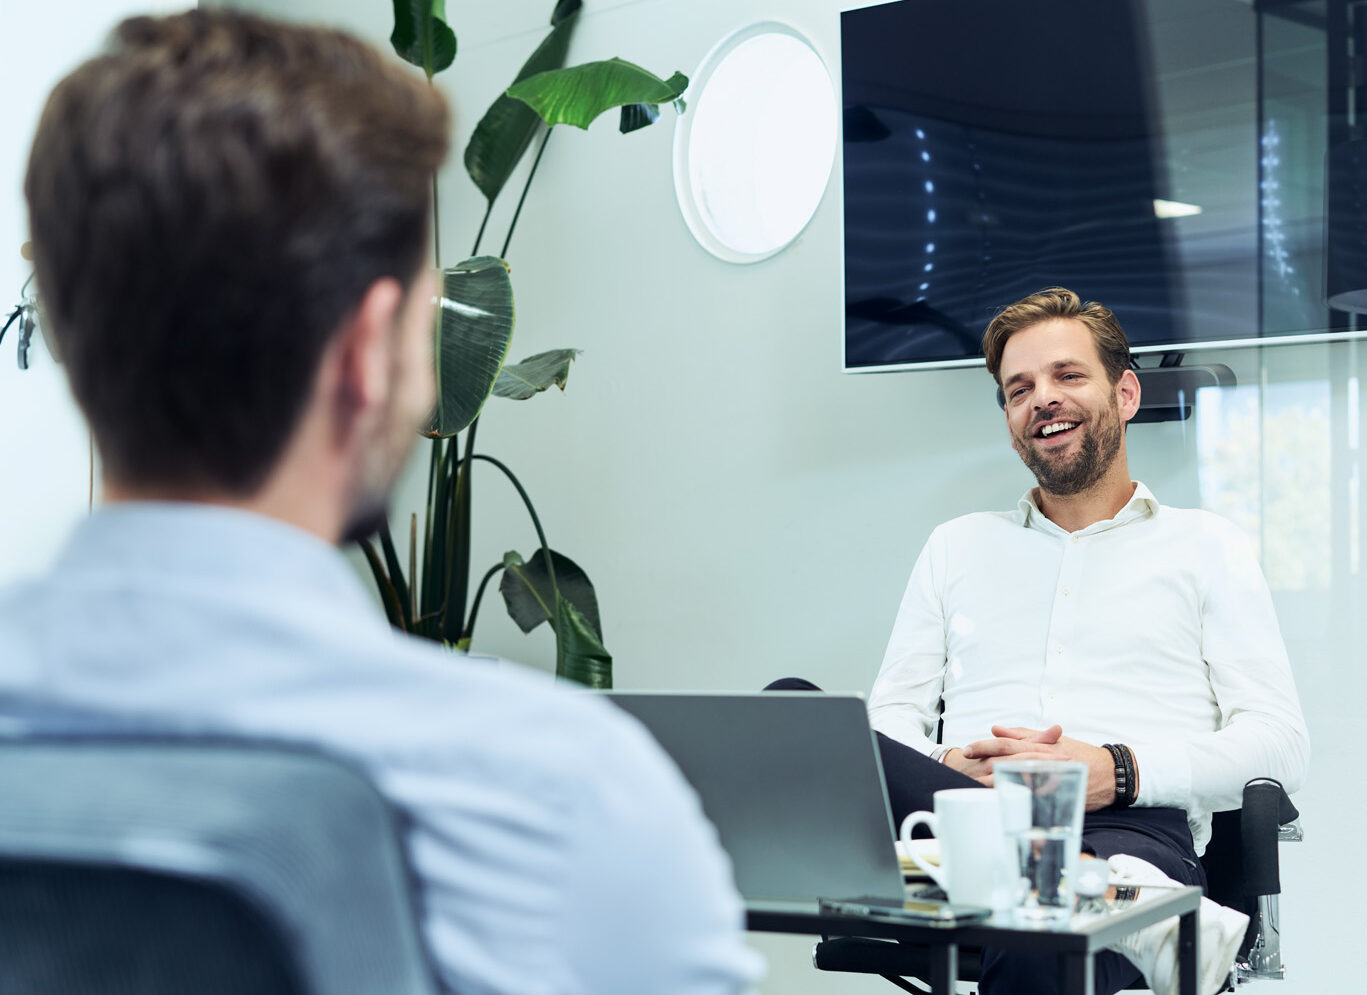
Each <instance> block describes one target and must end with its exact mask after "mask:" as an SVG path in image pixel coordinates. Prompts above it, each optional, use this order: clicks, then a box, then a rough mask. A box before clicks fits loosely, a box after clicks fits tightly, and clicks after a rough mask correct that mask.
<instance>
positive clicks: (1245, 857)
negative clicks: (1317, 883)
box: [812, 778, 1304, 992]
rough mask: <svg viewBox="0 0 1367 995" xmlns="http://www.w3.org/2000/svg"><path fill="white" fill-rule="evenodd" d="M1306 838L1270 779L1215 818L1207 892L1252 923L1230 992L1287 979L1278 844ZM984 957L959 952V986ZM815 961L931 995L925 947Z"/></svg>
mask: <svg viewBox="0 0 1367 995" xmlns="http://www.w3.org/2000/svg"><path fill="white" fill-rule="evenodd" d="M1303 838H1304V833H1303V832H1302V830H1301V826H1300V813H1298V812H1297V811H1296V807H1295V806H1294V805H1292V804H1291V799H1290V798H1289V797H1288V796H1287V794H1286V791H1285V790H1284V789H1283V788H1282V786H1281V784H1280V783H1279V782H1277V781H1274V780H1272V779H1271V778H1258V779H1255V780H1252V781H1249V782H1248V784H1246V785H1244V794H1243V807H1242V808H1239V809H1233V810H1231V811H1228V812H1217V813H1215V816H1214V818H1213V821H1212V825H1211V838H1210V842H1209V843H1208V844H1207V846H1206V852H1205V854H1204V855H1203V856H1202V858H1201V862H1202V864H1204V865H1205V868H1206V877H1207V882H1208V888H1207V891H1208V893H1209V895H1210V897H1211V898H1212V899H1213V900H1214V901H1216V902H1219V903H1220V904H1221V905H1227V906H1229V907H1230V908H1234V909H1238V910H1240V911H1241V912H1243V913H1245V914H1246V915H1247V916H1248V918H1249V924H1248V930H1247V931H1246V932H1245V934H1244V940H1243V943H1242V945H1241V946H1240V947H1239V953H1238V956H1237V957H1236V958H1235V966H1234V971H1233V972H1232V974H1231V977H1230V984H1229V985H1228V986H1227V989H1226V990H1230V989H1231V988H1233V987H1237V986H1238V985H1241V984H1243V983H1245V982H1248V981H1256V980H1262V979H1280V978H1282V977H1284V976H1285V973H1286V971H1285V968H1284V967H1283V965H1282V959H1281V932H1280V922H1279V916H1278V913H1279V908H1278V896H1279V895H1280V894H1281V871H1280V864H1279V861H1278V855H1277V845H1278V843H1279V842H1280V841H1288V842H1290V841H1299V840H1301V839H1303ZM980 958H981V951H980V950H977V949H973V948H963V949H961V950H960V951H959V980H960V981H962V982H969V983H973V982H976V981H977V980H978V977H979V974H980V969H981V959H980ZM812 961H813V963H814V964H815V965H816V966H817V967H818V968H819V969H821V970H823V971H844V972H849V973H855V974H877V975H881V976H882V977H883V978H884V979H885V980H887V981H889V982H891V983H892V984H894V985H896V986H897V987H898V988H901V989H902V990H903V991H908V992H924V991H926V990H928V989H926V988H922V987H916V985H915V984H913V982H912V981H909V980H907V979H916V978H927V977H929V976H930V959H929V956H928V953H927V950H926V948H924V947H917V946H912V945H910V944H901V943H897V942H894V941H888V940H875V939H868V938H865V937H855V936H841V937H834V938H823V939H822V940H821V942H819V943H818V944H817V945H816V947H815V949H814V950H813V952H812ZM1140 987H1141V988H1142V987H1143V984H1142V982H1141V983H1140Z"/></svg>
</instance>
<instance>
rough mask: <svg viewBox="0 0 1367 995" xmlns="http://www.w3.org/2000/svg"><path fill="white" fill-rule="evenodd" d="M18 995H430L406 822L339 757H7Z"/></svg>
mask: <svg viewBox="0 0 1367 995" xmlns="http://www.w3.org/2000/svg"><path fill="white" fill-rule="evenodd" d="M0 799H3V804H0V991H2V992H5V993H6V995H58V993H61V995H66V993H70V992H100V993H101V995H125V993H127V995H134V993H136V995H161V993H171V992H175V993H177V995H181V993H190V992H193V993H195V995H219V993H222V995H228V993H252V995H353V993H354V995H361V993H365V995H375V993H381V992H383V993H385V995H434V993H435V992H436V986H435V983H434V981H433V978H432V975H431V972H430V969H429V966H428V963H427V960H426V955H425V952H424V948H423V945H422V941H421V937H420V934H419V931H418V927H417V920H416V916H415V914H414V909H413V904H412V890H411V888H410V886H409V880H408V875H407V871H406V865H405V862H404V859H403V853H402V849H401V845H400V841H399V834H398V832H397V826H396V821H395V816H394V814H393V812H392V810H391V809H390V807H389V806H388V805H387V804H386V802H385V801H384V799H383V798H381V797H380V796H379V794H378V793H377V792H376V791H375V789H374V788H373V787H372V786H371V785H370V783H369V782H368V781H367V780H366V779H365V778H364V777H363V776H362V775H360V774H359V773H357V772H356V771H354V770H352V769H351V768H350V767H348V766H346V765H345V764H343V763H341V762H339V761H337V760H335V759H331V758H328V757H324V756H320V755H315V754H310V753H304V752H298V751H294V750H279V749H274V748H262V747H256V746H246V745H227V744H195V743H186V742H157V743H126V742H120V743H110V742H91V741H79V742H59V743H52V742H36V743H4V744H0Z"/></svg>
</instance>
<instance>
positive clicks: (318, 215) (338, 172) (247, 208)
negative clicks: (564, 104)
mask: <svg viewBox="0 0 1367 995" xmlns="http://www.w3.org/2000/svg"><path fill="white" fill-rule="evenodd" d="M448 140H449V118H448V113H447V107H446V103H445V101H444V100H443V99H442V97H441V96H440V94H439V93H438V92H437V91H436V90H435V89H434V88H433V87H431V86H429V85H427V84H426V83H425V82H423V81H422V80H421V78H420V77H417V76H415V75H414V74H412V73H411V72H410V71H409V70H407V69H406V68H405V67H403V66H402V65H400V64H399V63H398V62H397V60H394V59H391V58H387V57H386V56H384V55H382V54H381V53H379V52H378V51H376V50H375V49H373V48H371V47H370V46H368V45H366V44H364V43H362V42H360V41H358V40H356V39H354V38H351V37H349V36H347V35H344V34H341V33H339V32H336V31H330V30H323V29H317V28H305V27H299V26H287V25H284V24H279V23H275V22H272V21H268V20H265V19H262V18H259V17H256V16H253V15H248V14H243V13H239V12H232V11H225V10H193V11H190V12H188V13H185V14H180V15H177V16H174V17H168V18H162V19H153V18H134V19H131V20H128V21H125V22H124V23H123V24H121V25H120V26H119V27H118V28H117V29H116V30H115V32H114V35H113V37H112V39H111V44H110V47H109V48H108V50H107V51H106V52H105V53H103V54H101V55H99V56H97V57H95V58H93V59H91V60H90V61H89V62H86V63H85V64H84V65H82V66H80V67H79V68H78V69H76V70H75V71H74V72H73V73H72V74H71V75H69V76H68V77H66V79H64V80H63V81H62V82H61V83H60V84H59V85H58V86H57V88H56V89H55V90H54V91H53V93H52V96H51V97H50V98H49V100H48V104H47V107H46V108H45V110H44V112H43V115H42V119H41V121H40V123H39V126H38V132H37V136H36V138H35V140H34V143H33V150H32V153H31V156H30V159H29V166H28V175H27V177H26V181H25V193H26V195H27V198H28V203H29V212H30V225H31V231H32V238H33V248H34V262H35V269H36V272H37V277H38V286H39V289H40V292H41V293H42V295H43V299H44V305H45V312H46V320H47V323H48V330H49V332H50V333H51V334H52V335H53V336H54V337H55V341H56V344H57V349H58V352H59V353H60V354H61V356H62V359H63V361H64V362H65V364H66V366H67V369H68V375H69V377H70V379H71V385H72V390H73V392H74V394H75V396H76V399H77V401H78V402H79V404H80V405H81V407H82V409H83V410H84V411H85V414H86V416H87V418H88V419H89V421H90V423H91V427H92V431H93V432H94V435H95V440H96V443H97V445H98V447H99V450H100V455H101V458H102V460H103V462H104V468H105V474H106V477H107V478H108V479H111V480H118V481H119V482H120V483H121V484H123V485H125V486H132V487H141V488H147V487H157V488H166V487H171V488H184V489H211V490H217V491H222V492H224V493H228V494H233V495H239V496H243V495H249V494H250V493H252V492H253V491H254V490H255V489H256V488H258V487H259V486H260V485H261V484H262V483H263V482H264V480H265V479H266V477H267V475H268V474H269V472H270V470H271V469H272V467H273V466H274V464H275V463H276V461H277V460H278V459H279V457H280V455H281V454H282V452H283V450H284V447H285V444H286V443H287V441H288V440H289V438H290V436H291V434H292V432H293V430H294V428H295V426H296V425H297V423H298V421H299V418H300V416H301V412H302V411H303V408H304V405H305V402H306V401H307V400H308V395H309V391H310V388H311V386H312V382H313V379H314V375H315V373H316V371H317V369H318V366H319V362H320V359H321V357H322V354H323V351H324V349H325V348H326V346H327V344H328V340H329V337H330V335H331V333H332V332H333V331H334V330H336V329H337V328H338V326H339V324H340V323H341V322H342V321H343V320H344V319H345V318H346V317H347V316H348V315H349V314H350V313H351V312H352V311H353V310H354V309H355V308H356V306H357V304H358V303H359V302H360V300H361V298H362V297H363V295H364V294H365V292H366V289H367V288H368V287H369V286H370V285H371V284H372V283H373V282H374V281H375V280H377V279H380V278H383V277H393V278H396V279H397V280H398V281H399V282H400V283H401V284H402V285H403V286H404V287H408V286H410V284H411V282H412V280H413V278H414V276H415V275H416V274H417V273H418V272H419V271H420V269H421V267H422V266H423V265H424V263H425V260H426V258H427V252H426V246H427V239H428V235H429V221H428V215H429V212H430V209H431V203H430V189H431V182H432V175H433V172H434V171H435V170H436V169H437V167H438V166H439V165H440V164H441V162H442V160H443V159H444V158H445V156H446V151H447V145H448Z"/></svg>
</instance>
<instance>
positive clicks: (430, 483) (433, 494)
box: [408, 438, 441, 615]
mask: <svg viewBox="0 0 1367 995" xmlns="http://www.w3.org/2000/svg"><path fill="white" fill-rule="evenodd" d="M440 470H441V439H439V438H438V439H433V440H432V461H431V463H429V464H428V467H427V522H426V524H425V525H424V528H423V533H422V587H419V586H418V578H417V577H416V576H414V577H409V578H408V580H409V583H411V584H412V586H413V590H415V591H418V592H420V593H419V595H418V604H417V609H416V611H415V612H414V614H415V615H426V614H427V613H428V612H430V611H431V610H432V596H431V592H430V590H429V582H428V579H427V578H428V577H429V576H430V574H431V570H432V506H433V504H434V503H435V502H436V499H437V474H438V473H439V472H440Z"/></svg>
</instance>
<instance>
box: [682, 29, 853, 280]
mask: <svg viewBox="0 0 1367 995" xmlns="http://www.w3.org/2000/svg"><path fill="white" fill-rule="evenodd" d="M688 100H689V105H690V106H689V108H688V112H687V113H686V114H684V115H682V116H681V117H680V118H679V123H678V124H677V125H676V127H675V132H674V191H675V194H676V195H677V197H678V200H679V209H680V210H681V211H682V212H683V216H684V220H685V221H686V222H687V223H688V227H689V230H690V231H692V232H693V237H694V238H696V239H697V240H698V242H699V244H701V245H702V246H703V248H705V249H707V251H709V252H711V253H712V254H713V255H715V256H717V257H718V258H721V259H725V260H727V261H728V262H735V263H751V262H758V261H759V260H761V259H767V258H768V257H769V256H772V255H773V254H774V253H776V252H779V251H781V250H782V249H783V248H784V247H785V246H787V245H788V244H789V243H790V242H792V241H793V239H795V238H797V236H798V235H799V234H801V232H802V229H803V228H805V227H806V226H807V222H808V221H810V220H811V217H812V215H813V214H815V213H816V209H817V207H818V205H820V203H821V197H822V195H823V194H824V193H825V190H826V184H827V182H828V181H829V180H830V176H831V165H832V163H833V162H834V159H835V145H836V105H835V91H834V88H833V87H832V85H831V77H830V74H829V73H828V72H827V71H826V66H825V63H823V62H822V61H821V56H819V55H817V53H816V50H815V49H813V48H812V46H811V44H810V43H809V42H808V41H807V39H806V38H805V37H803V36H802V35H801V34H799V33H798V32H797V31H796V30H794V29H793V28H790V27H788V26H787V25H785V24H779V23H776V22H762V23H759V24H752V25H750V26H748V27H745V28H742V29H741V30H739V31H737V32H735V33H734V34H732V35H730V36H728V37H727V38H725V39H723V40H722V41H721V42H720V43H719V44H718V45H717V46H716V47H715V48H713V49H712V51H711V52H709V53H708V55H707V58H705V59H704V60H703V62H702V65H701V66H700V67H699V68H698V71H697V73H696V74H695V75H694V83H693V85H692V86H690V87H689V91H688Z"/></svg>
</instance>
